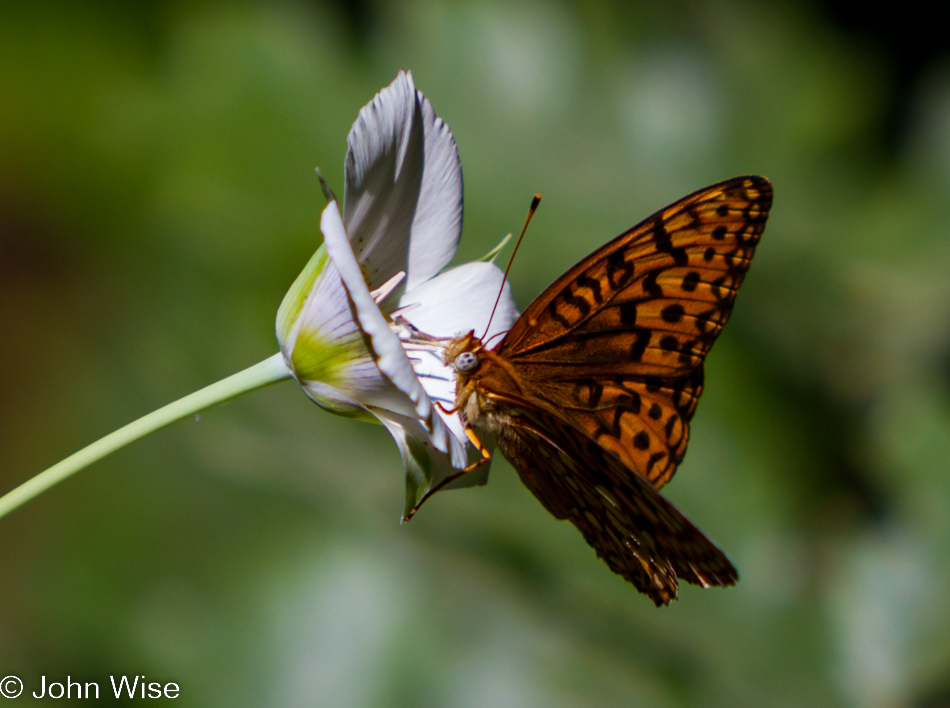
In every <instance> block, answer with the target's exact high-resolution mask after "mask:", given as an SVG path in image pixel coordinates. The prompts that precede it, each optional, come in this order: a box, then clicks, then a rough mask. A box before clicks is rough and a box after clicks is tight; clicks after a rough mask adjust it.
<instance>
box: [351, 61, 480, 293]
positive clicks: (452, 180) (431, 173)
mask: <svg viewBox="0 0 950 708" xmlns="http://www.w3.org/2000/svg"><path fill="white" fill-rule="evenodd" d="M347 143H348V144H349V150H348V152H347V156H346V187H345V194H344V200H343V201H344V223H345V225H346V231H347V233H348V234H349V238H350V240H351V242H352V244H353V251H354V252H355V253H356V257H357V260H358V261H359V262H360V263H361V264H362V266H363V272H364V275H365V277H366V280H367V282H368V283H369V287H370V289H376V288H377V287H379V286H380V285H381V284H382V283H384V282H385V281H386V280H388V279H389V278H391V277H392V276H393V275H395V274H396V273H398V272H399V271H405V273H406V281H405V284H404V285H405V289H406V290H409V289H411V288H413V287H414V286H415V285H417V284H419V283H422V282H424V281H425V280H427V279H429V278H431V277H432V276H433V275H435V274H436V273H438V272H439V271H440V270H441V269H442V268H444V267H445V265H446V264H447V263H448V262H449V261H450V260H451V259H452V256H453V255H455V251H456V249H457V248H458V241H459V237H460V235H461V231H462V167H461V163H460V162H459V158H458V150H457V148H456V146H455V140H454V139H453V138H452V133H451V131H450V130H449V128H448V126H446V125H445V123H443V122H442V120H441V119H440V118H438V117H437V116H436V115H435V111H434V110H433V109H432V106H431V105H430V104H429V102H428V101H427V100H426V98H425V97H424V96H423V95H422V93H420V92H419V91H417V90H416V89H415V87H414V86H413V83H412V77H411V75H409V74H407V73H404V72H400V73H399V75H398V76H397V77H396V79H395V81H393V82H392V83H391V84H390V85H389V86H387V87H386V88H385V89H383V90H382V91H380V92H379V93H378V94H377V95H376V97H375V98H373V100H372V101H371V102H370V103H369V104H367V105H366V106H365V107H364V108H363V109H362V110H361V111H360V114H359V117H358V118H357V120H356V122H355V123H354V124H353V128H352V129H351V130H350V134H349V136H348V137H347Z"/></svg>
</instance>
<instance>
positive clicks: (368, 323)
mask: <svg viewBox="0 0 950 708" xmlns="http://www.w3.org/2000/svg"><path fill="white" fill-rule="evenodd" d="M320 230H321V231H322V232H323V237H324V245H325V246H326V249H327V253H328V254H329V256H330V258H331V259H332V260H333V263H334V265H335V266H336V268H337V270H338V271H339V273H340V277H341V278H342V281H343V285H344V287H345V288H346V291H347V294H348V295H349V298H350V302H351V303H352V304H353V306H354V308H355V310H356V318H357V320H358V321H359V325H360V329H361V330H362V331H363V333H364V334H365V335H366V336H367V337H368V338H369V340H370V345H371V347H372V350H373V355H374V357H375V362H376V366H377V367H378V368H379V371H380V372H382V374H383V376H385V377H386V379H388V381H389V382H391V383H392V385H393V388H392V390H391V391H387V392H386V393H385V395H384V396H383V397H382V399H379V398H377V399H376V400H373V398H367V399H365V401H364V402H365V403H366V404H367V406H368V407H370V408H373V407H379V408H383V409H386V410H389V411H392V412H393V413H396V414H399V415H402V416H405V417H407V418H412V417H415V418H417V419H418V420H419V421H420V423H421V425H422V426H423V427H424V428H425V430H426V432H427V434H428V436H429V438H430V439H431V441H432V444H433V446H434V447H435V449H436V450H438V451H439V452H441V453H445V454H447V455H448V456H449V465H451V466H454V467H457V468H459V469H461V468H463V467H464V466H465V464H466V461H467V454H466V451H465V449H464V446H463V444H462V442H461V441H460V440H458V439H457V438H455V436H453V435H450V434H449V432H448V430H447V429H446V427H445V423H444V421H443V419H442V416H441V415H440V414H439V412H438V411H437V410H436V408H435V406H434V405H432V401H431V400H430V399H429V396H428V394H426V391H425V389H424V388H423V386H422V384H421V383H420V382H419V379H418V378H417V377H416V374H415V372H414V371H413V368H412V364H411V363H410V362H409V358H408V357H407V356H406V353H405V351H404V350H403V348H402V343H401V342H400V340H399V337H397V336H396V335H395V334H394V333H393V331H392V330H391V329H390V327H389V323H388V322H387V321H386V318H385V317H383V314H382V313H381V312H380V311H379V307H378V306H377V305H376V303H375V302H374V301H373V297H372V295H370V292H369V288H367V286H366V282H365V281H364V280H363V275H362V273H361V272H360V268H359V264H358V263H357V262H356V258H355V256H354V254H353V251H352V250H351V249H350V244H349V241H348V240H347V238H346V230H345V229H344V227H343V221H342V219H341V217H340V211H339V209H338V208H337V205H336V202H330V203H329V204H328V205H327V208H326V209H324V211H323V216H322V217H321V219H320Z"/></svg>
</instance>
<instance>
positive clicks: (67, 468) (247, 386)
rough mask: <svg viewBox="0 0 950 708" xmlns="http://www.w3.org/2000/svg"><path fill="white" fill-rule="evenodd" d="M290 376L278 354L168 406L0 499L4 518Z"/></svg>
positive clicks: (64, 461)
mask: <svg viewBox="0 0 950 708" xmlns="http://www.w3.org/2000/svg"><path fill="white" fill-rule="evenodd" d="M290 376H291V373H290V370H289V369H288V368H287V366H286V364H284V358H283V356H282V355H281V354H279V353H278V354H275V355H274V356H272V357H270V358H269V359H265V360H264V361H262V362H260V363H259V364H255V365H254V366H251V367H249V368H247V369H245V370H244V371H241V372H238V373H236V374H234V375H233V376H229V377H228V378H226V379H222V380H221V381H218V382H217V383H213V384H211V385H210V386H205V387H204V388H203V389H201V390H199V391H195V392H194V393H192V394H190V395H188V396H185V397H184V398H180V399H178V400H177V401H175V402H174V403H169V404H168V405H167V406H165V407H163V408H159V409H158V410H157V411H153V412H152V413H149V414H148V415H146V416H143V417H141V418H139V419H138V420H136V421H134V422H132V423H129V424H128V425H126V426H125V427H123V428H119V429H118V430H116V431H115V432H114V433H110V434H109V435H106V436H105V437H104V438H100V439H99V440H96V442H94V443H92V444H91V445H87V446H86V447H84V448H83V449H82V450H80V451H79V452H75V453H73V454H72V455H70V456H69V457H67V458H66V459H65V460H63V461H61V462H58V463H57V464H55V465H53V466H52V467H50V468H49V469H47V470H45V471H43V472H40V473H39V474H38V475H36V476H35V477H33V478H32V479H30V480H28V481H26V482H24V483H23V484H21V485H20V486H19V487H17V488H16V489H14V490H13V491H11V492H8V493H7V494H5V495H3V496H2V497H0V518H3V517H4V516H6V515H7V514H9V513H10V512H11V511H13V510H14V509H16V508H17V507H19V506H22V505H23V504H25V503H26V502H28V501H30V500H31V499H33V497H36V496H39V495H40V494H42V493H43V492H45V491H46V490H47V489H49V488H50V487H52V486H53V485H55V484H58V483H59V482H62V481H63V480H64V479H66V478H67V477H69V476H70V475H72V474H75V473H76V472H78V471H79V470H81V469H84V468H85V467H88V466H89V465H91V464H92V463H93V462H96V461H97V460H101V459H102V458H103V457H105V456H106V455H109V454H111V453H113V452H115V451H116V450H118V449H119V448H122V447H125V446H126V445H128V444H129V443H131V442H134V441H136V440H138V439H139V438H144V437H145V436H146V435H149V434H150V433H154V432H155V431H156V430H161V429H162V428H164V427H166V426H168V425H171V424H172V423H175V422H177V421H179V420H181V419H182V418H187V417H188V416H192V415H194V414H195V413H199V412H201V411H203V410H205V409H206V408H211V407H212V406H216V405H218V404H220V403H224V402H226V401H230V400H231V399H232V398H236V397H238V396H240V395H242V394H245V393H250V392H251V391H256V390H257V389H259V388H263V387H264V386H269V385H271V384H273V383H277V382H278V381H281V380H283V379H286V378H290Z"/></svg>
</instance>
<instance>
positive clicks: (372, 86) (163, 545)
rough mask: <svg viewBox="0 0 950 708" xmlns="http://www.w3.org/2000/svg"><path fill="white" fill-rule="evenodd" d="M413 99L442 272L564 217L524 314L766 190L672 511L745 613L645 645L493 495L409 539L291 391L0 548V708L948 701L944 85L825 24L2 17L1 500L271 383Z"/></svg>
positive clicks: (328, 13) (385, 493)
mask: <svg viewBox="0 0 950 708" xmlns="http://www.w3.org/2000/svg"><path fill="white" fill-rule="evenodd" d="M896 21H900V20H896ZM401 67H404V68H408V69H411V70H412V71H413V74H414V77H415V80H416V84H417V86H418V87H419V88H421V89H422V90H423V91H424V92H425V93H426V95H427V96H428V97H429V99H430V100H431V101H432V103H433V104H434V106H435V108H436V110H437V111H438V113H439V114H440V115H441V116H442V117H443V118H444V119H445V120H446V121H447V122H448V123H449V125H450V126H451V127H452V129H453V131H454V133H455V136H456V140H457V141H458V144H459V148H460V153H461V157H462V164H463V169H464V171H465V180H466V195H465V196H466V213H465V232H464V236H463V243H462V248H461V252H460V255H459V260H468V259H471V258H474V257H477V256H480V255H481V254H482V253H484V252H485V251H487V250H488V249H489V248H491V247H492V246H493V245H494V244H495V243H497V241H498V239H499V238H500V237H501V236H502V235H503V234H505V233H506V232H508V231H511V230H517V229H518V228H519V226H520V224H521V221H522V219H523V216H524V213H525V210H526V208H527V205H528V202H529V201H530V197H531V195H532V194H533V193H534V192H541V193H542V194H543V195H544V197H545V199H544V202H543V203H542V206H541V210H540V211H539V213H538V215H537V217H536V219H535V221H534V224H533V226H532V228H531V230H530V232H529V235H528V238H527V240H526V242H525V244H524V246H523V248H522V251H521V254H520V255H519V260H518V262H517V263H516V264H515V266H514V272H513V282H514V287H515V292H516V294H517V296H518V298H519V301H520V302H521V303H522V305H524V304H526V303H527V302H529V301H530V299H531V298H532V297H533V296H534V295H536V294H537V293H539V292H540V290H541V289H542V288H543V287H544V286H545V285H547V284H548V283H549V282H550V281H551V280H553V279H554V278H555V277H556V276H557V275H559V274H560V273H561V272H563V271H564V270H565V269H566V268H567V267H569V266H570V265H572V264H573V263H574V262H576V261H577V260H578V259H579V258H580V257H581V256H583V255H585V254H586V253H588V252H589V251H591V250H593V249H594V248H595V247H597V246H599V245H600V244H602V243H603V242H605V241H606V240H607V239H608V238H610V237H612V236H614V235H616V234H617V233H619V232H620V231H622V230H623V229H625V228H626V227H628V226H630V225H631V224H633V223H634V222H635V221H638V220H639V219H640V218H643V217H645V216H647V215H648V214H649V213H651V212H652V211H654V210H655V209H657V208H659V207H661V206H663V205H665V204H667V203H668V202H670V201H672V200H674V199H675V198H677V197H679V196H682V195H683V194H686V193H687V192H689V191H692V190H693V189H696V188H698V187H700V186H703V185H705V184H707V183H710V182H713V181H716V180H718V179H722V178H725V177H729V176H732V175H736V174H742V173H748V172H756V173H761V174H765V175H767V176H768V177H770V178H771V179H772V180H773V183H774V185H775V190H776V200H775V207H774V210H773V215H772V218H771V220H770V223H769V227H768V229H767V231H766V234H765V237H764V239H763V242H762V245H761V247H760V250H759V253H758V254H757V256H756V263H755V264H754V267H753V268H752V270H751V273H750V275H749V277H748V279H747V281H746V284H745V286H744V287H743V292H742V295H741V296H740V297H739V299H738V305H737V309H736V311H735V314H734V317H733V319H732V322H731V324H730V325H729V326H728V327H727V329H726V332H725V334H724V335H723V337H722V338H721V340H720V342H719V343H718V344H717V345H716V347H715V348H714V350H713V352H712V354H711V355H710V357H709V362H708V365H707V391H706V394H705V396H704V399H703V402H702V404H701V405H700V408H699V412H698V414H697V417H696V419H695V423H694V427H693V435H694V437H693V441H692V442H691V448H690V452H689V455H688V457H687V459H686V462H685V463H684V464H683V466H682V468H681V469H680V471H679V473H678V475H677V478H676V479H675V480H674V482H673V483H672V484H671V486H670V487H669V488H668V492H669V495H670V496H671V497H672V498H673V499H674V501H676V502H677V503H678V504H679V505H680V506H681V508H682V509H683V510H684V511H685V512H686V513H687V514H689V515H690V516H691V517H692V518H693V519H695V520H696V521H697V522H698V523H699V525H700V526H701V527H702V528H703V529H704V530H706V531H707V532H708V533H709V534H710V535H711V536H712V537H713V538H714V539H715V540H716V541H717V542H719V543H720V544H721V545H722V546H723V547H724V548H725V549H726V550H727V551H728V552H729V553H730V555H731V556H732V558H733V559H734V561H735V562H736V564H737V565H738V566H739V568H740V571H741V573H742V581H741V582H740V584H739V585H738V586H737V587H736V588H734V589H730V590H725V591H723V590H710V591H705V592H704V591H700V590H698V589H694V588H690V587H687V588H685V589H684V590H683V592H682V598H681V600H680V601H679V602H678V603H675V604H674V606H672V607H670V608H668V609H664V610H657V609H655V608H654V607H653V606H652V603H650V602H649V601H647V600H646V599H645V598H643V597H640V596H638V595H637V594H636V593H635V592H634V591H633V590H632V589H631V588H630V587H629V586H627V585H626V584H625V583H623V582H622V581H621V580H620V579H618V578H616V577H614V576H613V575H611V574H610V573H609V572H608V571H607V569H606V568H605V567H604V566H603V565H602V564H601V563H600V561H598V560H597V559H596V558H595V557H594V555H593V553H592V552H591V551H590V549H589V548H588V547H587V546H586V545H585V544H584V542H583V540H582V539H581V538H580V536H579V535H578V534H577V533H576V532H575V531H574V530H573V529H572V528H571V527H569V526H567V525H566V524H559V523H556V522H554V521H553V520H552V519H551V518H550V517H548V516H547V514H546V513H545V512H544V511H543V509H542V508H541V507H540V506H539V505H538V504H537V503H536V502H535V501H534V499H533V498H532V497H531V495H530V494H529V493H528V492H527V491H526V490H525V489H523V488H522V487H521V486H520V484H519V482H518V481H517V478H516V476H515V475H514V474H513V472H512V471H511V469H510V468H509V467H508V466H507V464H505V463H503V462H497V463H496V464H495V468H494V471H493V473H492V480H491V483H490V484H489V485H488V487H486V488H484V489H480V490H467V491H459V492H451V493H446V494H442V495H439V496H438V497H436V498H435V499H434V500H433V501H432V502H431V503H430V504H429V505H427V507H426V508H424V509H423V511H422V512H421V513H420V514H419V515H418V516H417V517H416V518H415V519H414V520H413V521H412V522H411V523H410V524H408V525H406V526H400V525H399V524H398V523H397V520H398V516H399V513H400V510H401V508H402V479H401V466H400V462H399V458H398V454H397V451H396V448H395V446H394V445H392V443H391V442H390V440H389V439H388V436H387V434H386V433H385V431H383V430H382V429H381V428H379V427H378V426H369V425H364V424H358V423H355V422H352V421H348V420H343V419H336V418H333V417H332V416H329V415H326V414H324V413H322V412H321V411H319V410H318V409H317V408H316V407H315V406H313V405H312V404H309V403H308V402H307V400H306V399H305V397H304V396H303V395H302V394H301V393H300V392H299V391H296V390H294V388H293V386H292V385H291V384H285V385H283V386H280V387H276V388H275V389H273V390H267V391H263V392H260V393H257V394H255V395H253V396H251V397H248V398H246V399H240V400H238V401H236V402H233V403H231V404H230V405H228V406H225V407H223V408H219V409H216V410H213V411H211V412H208V413H207V414H205V415H203V416H202V417H201V419H200V421H197V422H196V423H194V424H191V423H184V424H179V425H178V426H176V427H174V428H171V429H169V430H166V431H163V432H161V433H159V434H158V435H156V436H155V437H153V438H152V439H149V440H145V441H143V442H141V443H138V444H136V445H135V446H134V447H132V448H130V449H127V450H124V451H122V452H120V453H119V454H117V455H115V456H114V457H113V458H111V459H108V460H105V461H104V462H102V463H100V464H98V465H96V467H95V468H93V469H90V470H88V471H86V472H84V473H82V474H81V475H79V476H78V477H77V478H75V479H72V480H70V481H69V482H67V483H66V484H64V485H62V486H61V487H59V488H57V489H55V490H53V491H52V492H50V493H48V494H46V495H45V496H44V497H42V498H41V499H39V500H37V501H36V502H33V503H32V504H30V505H29V506H28V507H26V508H24V509H22V510H20V511H18V512H17V513H15V514H14V515H12V516H11V517H9V518H7V519H4V520H2V522H0V568H2V571H0V573H2V575H0V676H2V675H6V674H17V675H20V676H21V677H22V678H24V680H25V681H26V682H27V684H28V686H30V688H31V689H33V690H35V688H36V687H38V685H39V677H40V676H41V675H46V676H47V677H48V680H65V677H66V675H67V674H68V675H70V676H72V677H73V678H79V679H80V680H83V681H87V680H88V681H92V680H95V681H98V682H99V683H100V684H101V685H102V686H103V687H104V688H107V685H108V676H109V675H110V674H121V673H128V674H140V675H141V674H144V675H146V676H148V677H149V680H159V681H175V682H177V683H179V684H180V685H181V686H182V698H180V699H179V701H180V703H181V704H183V705H194V706H217V705H221V706H245V705H246V706H258V705H282V706H296V705H327V706H331V705H332V706H366V705H389V706H399V705H406V706H408V705H413V706H415V705H422V706H445V705H452V706H485V705H493V706H503V705H511V706H531V705H537V706H578V705H590V706H595V705H596V706H601V705H618V706H626V705H650V706H687V705H703V706H720V705H721V706H736V705H750V706H751V705H755V706H759V705H768V706H782V705H788V706H800V705H810V706H824V705H827V706H836V705H854V706H898V705H921V706H924V705H942V704H941V703H940V700H941V697H943V698H946V697H947V696H948V694H950V679H948V678H947V676H948V675H950V639H948V637H950V610H948V606H947V603H946V602H945V599H944V594H945V590H946V588H947V587H950V475H948V474H946V472H947V460H948V457H950V358H948V355H950V278H948V277H947V271H948V266H950V234H948V232H947V226H946V225H947V223H950V221H948V218H947V217H948V216H950V214H948V211H950V65H948V64H947V63H946V62H941V61H940V60H939V58H937V59H932V60H931V61H928V62H923V63H922V64H921V65H920V70H919V71H918V72H916V73H915V74H914V75H913V77H912V79H913V80H912V81H910V79H908V78H907V76H906V73H904V74H902V73H900V72H899V71H898V68H899V67H898V64H897V63H896V62H895V61H894V59H893V57H891V56H890V55H888V54H887V53H886V52H882V51H879V50H877V49H876V48H875V46H874V45H873V44H870V43H868V42H866V41H862V40H861V39H860V38H857V36H856V35H854V34H853V33H850V32H848V31H845V30H844V29H842V28H841V27H840V26H838V25H836V24H835V23H834V22H833V21H832V17H831V15H829V14H828V13H826V12H823V11H822V10H821V8H820V6H813V5H807V4H806V5H802V4H793V3H778V4H773V3H753V2H748V1H744V0H728V1H726V2H718V3H709V2H681V3H673V4H667V3H645V4H639V3H637V4H628V3H624V2H621V0H617V1H616V2H605V3H582V2H575V3H569V2H540V1H538V2H531V1H529V0H508V1H507V2H494V1H489V0H476V1H474V2H468V3H464V4H457V3H453V2H448V1H446V0H396V1H395V2H387V3H383V2H379V3H372V2H364V3H350V4H329V5H322V4H320V3H310V4H305V3H290V2H278V3H265V2H242V3H214V2H203V3H180V2H166V3H153V4H135V3H128V4H126V3H118V2H100V3H84V4H82V5H78V4H70V3H65V2H63V3H45V2H43V3H40V2H37V3H29V4H21V5H17V4H14V3H5V4H3V5H2V6H0V95H2V96H3V97H4V98H3V108H2V109H0V332H2V339H0V341H2V342H3V344H2V346H0V486H2V488H3V490H6V489H9V488H11V487H13V486H14V485H16V484H18V483H19V482H21V481H22V480H24V479H25V478H27V477H28V476H30V475H32V474H34V473H35V472H37V471H39V470H40V469H42V468H44V467H46V466H47V465H49V464H51V463H53V462H55V461H56V460H58V459H60V458H61V457H63V456H65V455H67V454H69V453H70V452H72V451H73V450H75V449H77V448H79V447H81V446H82V445H84V444H85V443H87V442H89V441H91V440H93V439H95V438H97V437H99V436H100V435H102V434H105V433H106V432H108V431H110V430H112V429H114V428H116V427H118V426H119V425H121V424H123V423H125V422H127V421H129V420H131V419H132V418H134V417H136V416H138V415H141V414H143V413H145V412H147V411H149V410H151V409H153V408H155V407H157V406H159V405H161V404H163V403H166V402H168V401H169V400H172V399H173V398H176V397H178V396H180V395H183V394H185V393H188V392H190V391H192V390H194V389H196V388H198V387H200V386H202V385H204V384H206V383H209V382H211V381H213V380H216V379H218V378H221V377H223V376H225V375H227V374H230V373H232V372H234V371H236V370H238V369H240V368H243V367H245V366H247V365H249V364H251V363H254V362H256V361H258V360H260V359H263V358H265V357H266V356H268V355H270V354H271V353H273V352H274V351H275V348H276V344H275V340H274V335H273V319H274V315H275V312H276V307H277V305H278V304H279V302H280V299H281V296H282V294H283V291H284V290H285V289H286V288H287V287H288V286H289V284H290V283H291V281H292V280H293V278H294V277H295V275H296V274H297V272H298V271H299V270H300V268H302V267H303V265H304V263H305V262H306V260H307V259H308V258H309V256H310V254H311V253H312V251H313V250H314V249H315V248H316V246H317V244H318V243H319V230H318V218H319V211H320V208H321V206H322V203H323V199H322V196H321V194H320V190H319V186H318V184H317V181H316V179H315V177H314V176H313V168H314V167H315V166H320V167H321V168H322V170H323V172H324V174H325V175H327V177H328V179H329V180H330V182H331V184H334V185H336V186H337V188H339V187H341V185H342V162H343V154H344V151H345V136H346V132H347V130H348V128H349V125H350V123H351V122H352V121H353V119H354V118H355V116H356V113H357V111H358V109H359V108H360V106H362V105H363V104H364V103H365V102H366V101H368V100H369V99H370V98H371V97H372V95H373V94H374V92H375V91H377V90H378V89H379V88H381V87H382V86H383V85H385V84H387V83H388V82H389V81H390V80H391V79H392V78H393V76H394V75H395V73H396V71H397V70H398V69H399V68H401ZM908 81H910V83H908ZM896 82H903V83H901V84H900V86H899V87H897V86H895V84H896ZM897 88H899V89H900V90H899V91H898V90H897ZM894 96H900V97H901V98H902V100H903V103H902V104H901V105H900V106H899V107H898V109H895V106H894V103H893V98H894ZM895 115H897V116H898V118H899V120H897V122H896V126H897V127H896V128H895V118H894V116H895ZM888 131H890V132H888ZM882 136H884V137H882ZM21 700H22V699H21Z"/></svg>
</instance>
